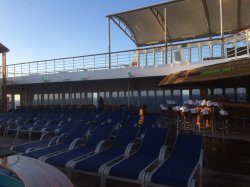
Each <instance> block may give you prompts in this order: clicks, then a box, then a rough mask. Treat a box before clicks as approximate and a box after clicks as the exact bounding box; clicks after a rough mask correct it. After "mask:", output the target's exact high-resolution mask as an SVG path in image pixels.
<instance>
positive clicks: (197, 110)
mask: <svg viewBox="0 0 250 187" xmlns="http://www.w3.org/2000/svg"><path fill="white" fill-rule="evenodd" d="M160 107H161V111H162V115H163V116H164V119H167V117H168V119H170V120H173V121H174V124H176V128H177V131H190V132H192V133H196V134H197V133H198V134H205V135H208V134H215V133H217V134H218V133H219V134H220V135H222V136H225V135H227V134H228V128H229V121H232V120H233V118H232V116H230V113H231V111H230V109H229V108H228V107H226V106H224V105H222V104H221V103H220V102H216V101H212V100H202V101H198V100H197V101H192V100H188V101H185V102H184V104H183V105H182V106H178V105H177V104H175V102H174V101H172V102H171V104H168V103H167V104H166V105H161V106H160ZM166 116H167V117H166Z"/></svg>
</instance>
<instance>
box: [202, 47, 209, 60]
mask: <svg viewBox="0 0 250 187" xmlns="http://www.w3.org/2000/svg"><path fill="white" fill-rule="evenodd" d="M209 57H210V48H209V46H208V45H205V46H202V47H201V58H202V60H204V59H206V58H209Z"/></svg>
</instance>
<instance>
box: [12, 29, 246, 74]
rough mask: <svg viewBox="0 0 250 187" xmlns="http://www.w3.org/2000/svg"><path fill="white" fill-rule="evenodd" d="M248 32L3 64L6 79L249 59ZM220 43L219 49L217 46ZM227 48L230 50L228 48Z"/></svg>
mask: <svg viewBox="0 0 250 187" xmlns="http://www.w3.org/2000/svg"><path fill="white" fill-rule="evenodd" d="M249 33H250V32H249V31H245V32H244V34H242V33H240V34H238V35H233V36H230V37H227V38H225V39H224V40H223V41H222V40H221V39H213V40H204V41H199V42H189V43H182V44H174V45H169V46H168V47H167V52H166V47H154V48H145V49H137V50H127V51H119V52H113V53H111V54H110V60H111V62H109V53H101V54H93V55H85V56H76V57H68V58H58V59H51V60H42V61H35V62H26V63H20V64H11V65H7V77H8V78H10V77H20V76H31V75H43V74H55V73H62V72H79V71H95V70H103V69H114V68H125V67H137V66H140V67H147V66H155V65H160V64H174V63H179V62H185V63H197V62H202V61H205V60H212V59H218V58H219V59H221V58H224V59H225V60H228V59H232V58H239V57H242V56H244V55H245V56H246V55H247V56H248V57H249V48H250V47H249V46H250V42H249V39H250V37H249V36H250V34H249ZM222 43H223V47H221V44H222ZM229 45H230V47H229Z"/></svg>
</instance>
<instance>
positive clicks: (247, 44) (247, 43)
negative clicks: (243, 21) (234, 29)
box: [245, 32, 249, 57]
mask: <svg viewBox="0 0 250 187" xmlns="http://www.w3.org/2000/svg"><path fill="white" fill-rule="evenodd" d="M245 42H246V46H247V56H248V57H249V42H248V32H247V33H246V40H245Z"/></svg>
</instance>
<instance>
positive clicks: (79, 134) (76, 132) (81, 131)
mask: <svg viewBox="0 0 250 187" xmlns="http://www.w3.org/2000/svg"><path fill="white" fill-rule="evenodd" d="M89 128H90V125H89V124H81V123H79V124H77V125H76V127H75V128H74V129H73V130H72V131H71V132H70V133H69V135H68V136H67V137H66V138H65V139H64V141H63V142H62V143H60V144H56V145H52V146H49V147H46V148H42V149H38V150H35V151H32V152H29V153H25V154H23V156H28V157H32V158H37V159H38V158H40V157H42V156H45V155H51V154H53V153H55V152H58V151H60V152H62V151H66V150H67V149H69V147H70V145H71V143H73V141H76V139H78V138H83V137H84V136H85V135H86V133H87V132H88V130H89Z"/></svg>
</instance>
